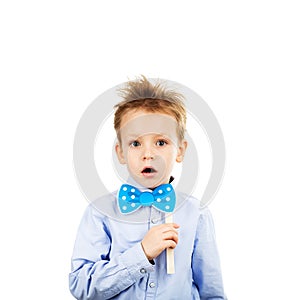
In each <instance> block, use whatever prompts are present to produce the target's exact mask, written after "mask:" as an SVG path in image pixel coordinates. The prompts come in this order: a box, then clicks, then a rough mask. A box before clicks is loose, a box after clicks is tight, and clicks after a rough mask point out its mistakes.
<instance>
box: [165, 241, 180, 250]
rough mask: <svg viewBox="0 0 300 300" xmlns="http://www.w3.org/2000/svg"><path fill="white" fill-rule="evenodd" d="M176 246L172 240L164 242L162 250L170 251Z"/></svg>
mask: <svg viewBox="0 0 300 300" xmlns="http://www.w3.org/2000/svg"><path fill="white" fill-rule="evenodd" d="M176 246H177V244H176V243H175V242H174V241H173V240H166V241H165V243H164V248H165V249H167V248H171V249H175V248H176Z"/></svg>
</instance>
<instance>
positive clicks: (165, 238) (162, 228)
mask: <svg viewBox="0 0 300 300" xmlns="http://www.w3.org/2000/svg"><path fill="white" fill-rule="evenodd" d="M177 228H179V225H178V224H175V223H168V224H161V225H158V226H155V227H152V228H151V229H150V230H149V231H148V232H147V234H146V235H145V237H144V239H143V240H142V247H143V250H144V252H145V254H146V256H147V258H148V260H152V259H154V258H156V257H157V256H158V255H159V254H160V253H162V252H163V251H164V250H165V249H167V248H172V249H174V248H175V247H176V246H177V243H178V232H177V230H176V229H177Z"/></svg>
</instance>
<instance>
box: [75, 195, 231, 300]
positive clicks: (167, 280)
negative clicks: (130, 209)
mask: <svg viewBox="0 0 300 300" xmlns="http://www.w3.org/2000/svg"><path fill="white" fill-rule="evenodd" d="M116 196H117V193H116V192H115V193H112V194H109V195H107V196H104V197H101V198H99V199H98V200H97V201H95V202H93V203H92V204H90V205H89V206H88V207H87V209H86V211H85V213H84V215H83V218H82V220H81V223H80V226H79V229H78V234H77V238H76V241H75V246H74V252H73V256H72V271H71V273H70V275H69V285H70V291H71V293H72V294H73V296H74V297H75V298H76V299H80V300H100V299H120V300H121V299H126V300H142V299H157V300H172V299H177V300H190V299H191V300H196V299H201V300H216V299H218V300H220V299H226V297H225V295H224V291H223V284H222V275H221V269H220V261H219V255H218V251H217V245H216V240H215V232H214V225H213V220H212V216H211V214H210V212H209V210H208V209H207V208H205V209H200V208H199V201H197V200H196V199H195V198H193V197H191V196H186V195H184V194H181V193H178V192H177V193H176V198H177V202H176V203H177V204H176V208H175V211H174V214H173V220H174V222H175V223H177V224H179V225H180V228H179V229H178V232H179V241H178V244H177V247H176V248H175V250H174V255H175V274H169V275H168V274H167V271H166V253H165V252H166V251H163V252H162V253H161V254H160V255H159V256H158V257H157V258H156V259H154V262H155V264H154V265H153V264H151V263H150V262H149V261H148V259H147V258H146V256H145V254H144V252H143V249H142V246H141V241H142V239H143V237H144V236H145V234H146V233H147V231H148V230H149V229H150V228H151V227H153V226H156V225H158V224H162V223H164V222H165V213H163V212H160V211H158V210H156V209H155V208H153V207H141V208H140V209H139V210H138V211H137V212H134V213H133V214H132V215H133V216H130V215H128V216H125V217H128V220H129V221H130V222H127V221H126V218H125V217H124V216H123V215H121V214H120V212H119V210H118V207H117V199H116ZM103 207H105V212H106V213H105V214H103V213H101V211H103V210H102V208H103ZM108 215H109V216H108ZM132 218H134V219H132Z"/></svg>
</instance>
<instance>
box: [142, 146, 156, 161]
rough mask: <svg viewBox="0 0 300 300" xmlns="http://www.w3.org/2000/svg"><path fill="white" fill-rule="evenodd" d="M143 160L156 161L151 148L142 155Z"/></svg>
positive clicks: (147, 148)
mask: <svg viewBox="0 0 300 300" xmlns="http://www.w3.org/2000/svg"><path fill="white" fill-rule="evenodd" d="M142 157H143V160H152V159H154V152H153V150H152V149H151V147H146V148H145V150H144V153H143V155H142Z"/></svg>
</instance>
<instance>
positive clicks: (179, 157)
mask: <svg viewBox="0 0 300 300" xmlns="http://www.w3.org/2000/svg"><path fill="white" fill-rule="evenodd" d="M187 145H188V143H187V141H186V140H182V141H181V142H180V144H179V146H178V149H177V156H176V162H178V163H180V162H182V161H183V157H184V154H185V150H186V148H187Z"/></svg>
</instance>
